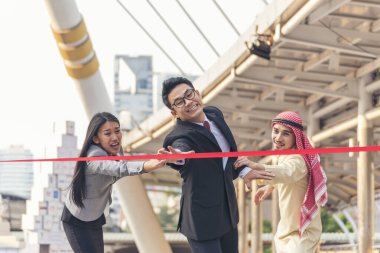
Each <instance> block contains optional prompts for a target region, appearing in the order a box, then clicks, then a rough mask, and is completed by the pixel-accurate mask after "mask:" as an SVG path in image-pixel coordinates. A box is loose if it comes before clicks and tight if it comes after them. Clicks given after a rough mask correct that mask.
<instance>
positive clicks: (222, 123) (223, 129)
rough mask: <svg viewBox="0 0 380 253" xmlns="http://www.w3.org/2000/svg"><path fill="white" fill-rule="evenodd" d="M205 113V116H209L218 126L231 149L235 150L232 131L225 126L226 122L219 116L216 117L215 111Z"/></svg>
mask: <svg viewBox="0 0 380 253" xmlns="http://www.w3.org/2000/svg"><path fill="white" fill-rule="evenodd" d="M206 115H207V118H209V119H210V120H211V121H213V122H214V123H215V124H216V125H217V126H218V128H219V129H220V131H221V132H222V134H223V136H224V138H226V140H227V142H228V144H229V145H230V149H231V151H236V150H237V147H236V143H235V140H234V137H233V136H232V133H231V131H230V129H229V127H228V126H227V124H226V123H225V121H224V120H222V119H221V118H220V117H217V116H216V115H215V113H207V114H206Z"/></svg>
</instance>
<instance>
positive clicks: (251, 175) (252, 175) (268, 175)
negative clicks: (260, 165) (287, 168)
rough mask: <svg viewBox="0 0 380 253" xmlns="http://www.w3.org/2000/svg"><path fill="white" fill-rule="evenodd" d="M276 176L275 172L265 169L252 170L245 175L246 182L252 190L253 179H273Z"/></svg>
mask: <svg viewBox="0 0 380 253" xmlns="http://www.w3.org/2000/svg"><path fill="white" fill-rule="evenodd" d="M272 178H274V174H273V173H272V172H269V171H264V170H251V171H250V172H248V173H247V175H245V176H244V177H243V180H244V183H245V185H246V186H247V188H248V189H249V190H250V191H251V190H252V189H251V181H252V180H255V179H264V180H272Z"/></svg>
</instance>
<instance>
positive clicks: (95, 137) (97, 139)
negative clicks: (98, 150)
mask: <svg viewBox="0 0 380 253" xmlns="http://www.w3.org/2000/svg"><path fill="white" fill-rule="evenodd" d="M92 141H93V142H94V143H95V144H99V143H100V141H99V138H98V136H94V137H92Z"/></svg>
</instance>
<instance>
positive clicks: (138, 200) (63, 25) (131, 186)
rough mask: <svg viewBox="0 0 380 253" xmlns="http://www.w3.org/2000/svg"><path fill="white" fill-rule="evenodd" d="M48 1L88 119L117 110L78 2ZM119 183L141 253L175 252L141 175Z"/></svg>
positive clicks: (57, 36)
mask: <svg viewBox="0 0 380 253" xmlns="http://www.w3.org/2000/svg"><path fill="white" fill-rule="evenodd" d="M45 3H46V7H47V9H48V12H49V16H50V20H51V27H52V30H53V33H54V37H55V39H56V41H57V44H58V48H59V51H60V53H61V55H62V58H63V60H64V64H65V67H66V70H67V73H68V74H69V75H70V77H71V78H72V79H73V80H74V82H75V84H76V87H77V89H78V92H79V94H80V96H81V100H82V102H83V105H84V107H85V109H86V113H87V116H88V118H91V117H92V116H93V115H94V114H95V113H97V112H102V111H108V112H114V108H113V105H112V103H111V101H110V98H109V96H108V94H107V91H106V88H105V85H104V82H103V79H102V76H101V74H100V72H99V63H98V60H97V58H96V54H95V52H94V50H93V47H92V44H91V41H90V37H89V35H88V33H87V29H86V26H85V23H84V21H83V18H82V16H81V15H80V13H79V11H78V8H77V6H76V3H75V1H74V0H45ZM115 186H116V190H117V191H118V193H119V196H120V204H121V207H122V209H123V212H124V214H125V215H126V218H127V222H128V225H129V226H130V228H131V231H132V233H133V235H134V238H135V242H136V245H137V247H138V249H139V252H141V253H152V252H161V253H172V250H171V248H170V246H169V244H168V242H167V241H166V240H165V237H164V234H163V231H162V229H161V227H160V225H159V222H158V220H157V217H156V216H155V214H154V212H153V208H152V205H151V203H150V201H149V198H148V196H147V194H146V190H145V187H144V184H143V183H142V181H141V179H140V177H138V176H134V177H125V178H123V179H122V180H119V182H118V183H117V184H116V185H115ZM131 192H133V194H130V193H131ZM147 241H149V243H147Z"/></svg>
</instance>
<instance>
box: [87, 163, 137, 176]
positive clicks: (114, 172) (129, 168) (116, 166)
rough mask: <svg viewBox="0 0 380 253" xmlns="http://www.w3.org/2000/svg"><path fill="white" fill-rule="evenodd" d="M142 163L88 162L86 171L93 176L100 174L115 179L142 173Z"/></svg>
mask: <svg viewBox="0 0 380 253" xmlns="http://www.w3.org/2000/svg"><path fill="white" fill-rule="evenodd" d="M143 168H144V162H130V161H129V162H128V161H111V160H105V161H89V162H87V171H88V172H89V173H94V174H102V175H108V176H115V177H125V176H134V175H138V174H142V173H144V171H143Z"/></svg>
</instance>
